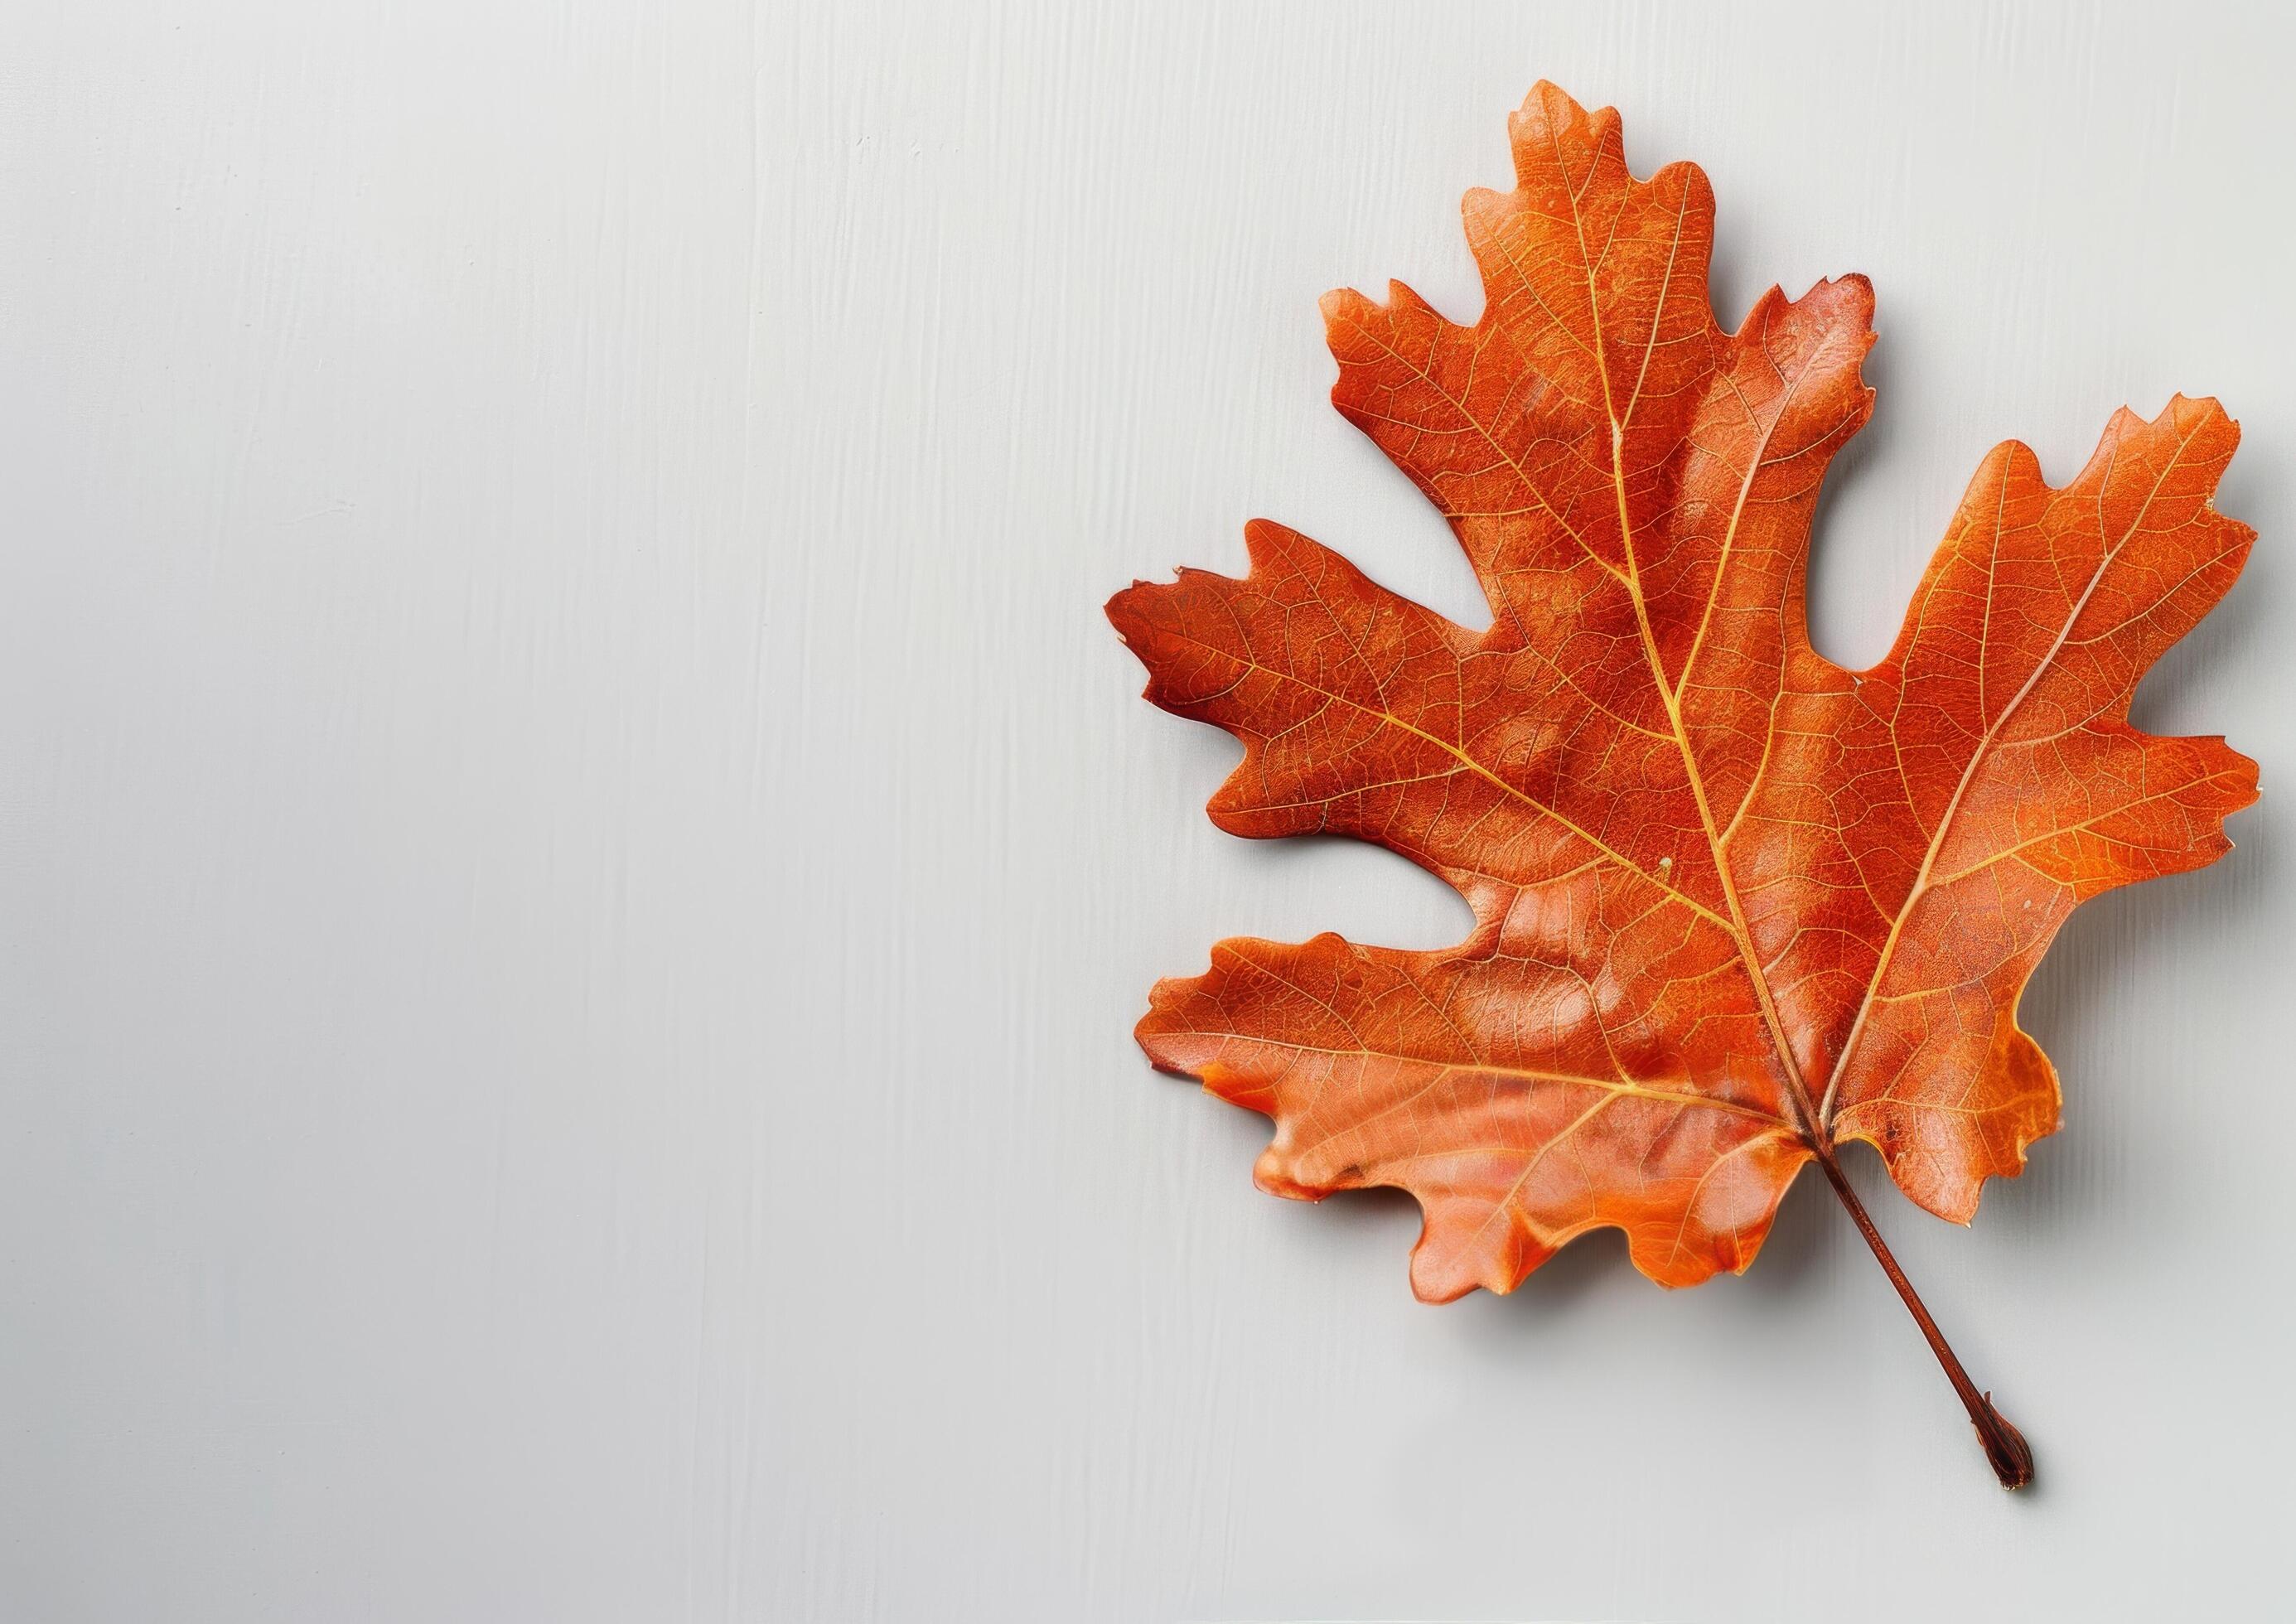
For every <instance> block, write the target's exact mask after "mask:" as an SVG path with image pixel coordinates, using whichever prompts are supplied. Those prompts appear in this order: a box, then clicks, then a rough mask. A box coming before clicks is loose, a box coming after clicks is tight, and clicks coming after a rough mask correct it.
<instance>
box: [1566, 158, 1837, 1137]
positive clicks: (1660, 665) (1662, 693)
mask: <svg viewBox="0 0 2296 1624" xmlns="http://www.w3.org/2000/svg"><path fill="white" fill-rule="evenodd" d="M1547 139H1548V141H1549V143H1550V144H1551V145H1552V146H1553V149H1554V164H1555V168H1557V169H1558V170H1559V171H1560V172H1561V173H1562V177H1563V183H1564V184H1563V188H1562V190H1563V194H1564V195H1565V196H1566V197H1568V198H1569V199H1570V226H1571V230H1572V231H1573V232H1574V233H1575V234H1576V235H1577V236H1578V239H1579V267H1580V269H1581V270H1582V271H1583V273H1584V275H1583V277H1582V279H1581V280H1582V281H1583V282H1584V283H1585V286H1586V290H1587V324H1588V326H1590V327H1591V328H1592V329H1593V330H1594V334H1595V373H1596V374H1597V375H1598V376H1599V377H1600V378H1601V379H1602V381H1603V416H1604V417H1605V418H1606V419H1607V420H1608V421H1609V422H1610V425H1611V491H1612V493H1613V494H1614V496H1616V498H1617V501H1618V506H1619V544H1620V549H1621V551H1623V552H1624V554H1625V555H1626V570H1625V572H1624V574H1623V576H1622V577H1621V578H1622V579H1623V581H1624V582H1625V584H1626V588H1627V593H1628V596H1629V597H1630V598H1632V599H1633V601H1634V606H1635V627H1636V632H1637V633H1638V634H1639V635H1640V636H1641V639H1642V645H1643V659H1644V663H1645V664H1646V665H1647V666H1648V667H1649V668H1650V676H1651V685H1652V687H1654V688H1656V689H1657V690H1658V696H1659V700H1660V702H1661V703H1662V704H1663V705H1664V706H1665V707H1666V719H1667V726H1668V727H1669V730H1670V731H1671V732H1672V733H1673V734H1674V744H1675V749H1676V750H1677V752H1679V753H1680V755H1681V757H1682V770H1683V774H1684V776H1685V778H1686V779H1687V780H1688V781H1689V784H1690V794H1691V799H1692V800H1693V802H1695V803H1696V805H1697V808H1698V821H1699V824H1700V825H1701V826H1702V828H1703V830H1704V831H1705V834H1706V850H1707V856H1708V857H1709V859H1710V861H1711V862H1712V863H1713V865H1714V875H1715V880H1716V882H1717V883H1718V884H1719V885H1720V886H1721V888H1722V898H1723V900H1724V901H1725V902H1726V903H1727V904H1728V905H1729V908H1730V919H1729V923H1728V931H1727V933H1728V935H1729V937H1730V939H1731V944H1732V946H1733V947H1735V948H1736V949H1737V953H1738V963H1739V964H1740V965H1741V966H1743V968H1744V970H1745V972H1746V979H1747V980H1749V981H1750V982H1751V983H1752V986H1753V988H1754V997H1755V1001H1756V1002H1757V1003H1758V1004H1759V1005H1760V1006H1761V1011H1762V1022H1763V1024H1764V1026H1766V1027H1767V1029H1768V1030H1769V1034H1770V1043H1771V1046H1772V1047H1773V1048H1774V1049H1775V1052H1776V1054H1777V1057H1778V1066H1779V1069H1780V1070H1781V1071H1782V1072H1783V1073H1784V1078H1785V1084H1786V1092H1787V1095H1788V1096H1789V1097H1790V1098H1791V1099H1792V1101H1793V1104H1794V1109H1795V1111H1796V1113H1797V1114H1798V1116H1799V1117H1800V1134H1801V1136H1802V1137H1803V1138H1804V1139H1805V1140H1806V1141H1807V1142H1808V1144H1810V1145H1811V1146H1812V1147H1813V1148H1816V1149H1819V1150H1820V1153H1821V1154H1822V1153H1823V1150H1822V1146H1823V1141H1822V1140H1821V1138H1820V1136H1819V1132H1818V1119H1817V1112H1816V1108H1815V1107H1814V1106H1813V1105H1812V1103H1811V1102H1810V1098H1809V1090H1808V1087H1806V1086H1805V1085H1804V1084H1803V1082H1802V1077H1801V1068H1800V1065H1798V1064H1797V1063H1796V1062H1795V1061H1794V1055H1793V1047H1792V1045H1791V1044H1789V1043H1788V1042H1787V1041H1786V1035H1785V1027H1784V1023H1783V1022H1782V1021H1780V1020H1779V1018H1778V1009H1777V1004H1776V1001H1775V999H1774V998H1772V997H1771V996H1770V983H1769V978H1768V977H1767V976H1765V975H1764V974H1763V973H1762V967H1761V964H1760V963H1759V961H1758V960H1757V959H1756V958H1755V957H1754V947H1753V933H1752V931H1750V930H1748V929H1747V926H1746V910H1745V906H1744V905H1743V903H1741V902H1740V900H1739V898H1738V885H1737V882H1736V881H1735V880H1734V879H1733V878H1732V877H1731V874H1730V865H1729V861H1728V859H1727V857H1726V856H1725V855H1724V853H1723V850H1722V840H1721V835H1720V833H1719V832H1718V830H1717V829H1716V828H1715V826H1714V812H1713V808H1711V807H1710V805H1709V804H1708V801H1707V799H1706V780H1705V776H1704V775H1702V774H1701V773H1700V772H1699V770H1698V758H1697V756H1696V754H1695V753H1694V752H1693V750H1691V748H1690V735H1689V733H1688V731H1687V730H1686V729H1685V727H1684V726H1683V725H1682V707H1681V705H1680V703H1679V702H1678V701H1677V699H1676V696H1675V693H1674V691H1673V688H1672V685H1670V684H1669V683H1668V681H1667V680H1666V667H1665V664H1664V662H1663V661H1662V660H1661V659H1660V657H1659V651H1658V639H1657V636H1655V635H1654V634H1653V633H1652V630H1651V623H1650V610H1649V608H1648V606H1647V605H1645V604H1644V602H1643V586H1642V569H1641V566H1640V564H1639V563H1638V562H1636V556H1635V528H1634V520H1633V517H1632V515H1631V513H1630V511H1629V509H1628V502H1627V467H1626V455H1625V452H1626V433H1627V423H1626V418H1627V417H1630V416H1632V414H1633V412H1634V407H1635V405H1636V402H1637V401H1638V400H1639V399H1640V398H1641V392H1642V391H1641V379H1640V377H1639V376H1637V378H1636V392H1635V396H1634V398H1630V399H1629V400H1628V403H1627V413H1626V415H1625V416H1621V414H1620V412H1619V409H1618V403H1617V399H1616V397H1615V396H1614V395H1613V394H1612V393H1611V364H1610V359H1609V356H1608V354H1607V349H1606V345H1605V342H1604V340H1603V316H1602V309H1601V307H1600V305H1599V304H1598V303H1597V302H1596V300H1595V264H1594V260H1593V258H1591V257H1590V256H1589V254H1588V252H1587V226H1586V222H1585V220H1584V219H1583V218H1581V217H1580V216H1579V193H1578V192H1577V190H1576V189H1575V188H1574V187H1573V186H1572V185H1571V184H1570V166H1569V165H1567V164H1565V163H1564V162H1563V160H1562V144H1561V142H1560V141H1559V140H1557V139H1556V138H1555V135H1554V129H1553V127H1551V126H1550V127H1549V128H1548V131H1547ZM1681 242H1682V217H1681V215H1680V213H1679V212H1677V215H1676V218H1675V234H1674V246H1673V247H1672V248H1670V249H1669V250H1668V253H1667V261H1666V274H1665V275H1664V276H1663V278H1661V281H1660V283H1659V291H1658V298H1657V299H1655V300H1654V301H1653V302H1652V308H1651V331H1650V334H1649V337H1648V338H1647V339H1646V340H1644V346H1643V371H1644V373H1647V372H1648V371H1649V369H1650V357H1651V353H1652V349H1654V348H1655V347H1656V344H1657V340H1658V325H1659V323H1660V322H1661V320H1662V319H1663V318H1664V316H1665V313H1666V296H1667V292H1668V290H1669V288H1671V287H1672V285H1673V282H1674V260H1675V252H1676V250H1678V249H1679V248H1680V246H1681ZM1738 519H1739V514H1738V513H1733V514H1732V515H1731V521H1730V532H1731V533H1730V534H1729V535H1727V536H1726V537H1724V539H1723V549H1724V554H1725V555H1726V554H1727V552H1728V549H1729V546H1730V544H1731V542H1732V541H1733V540H1734V539H1735V533H1736V530H1737V526H1738ZM1716 587H1717V590H1718V589H1719V587H1720V583H1719V582H1717V583H1716Z"/></svg>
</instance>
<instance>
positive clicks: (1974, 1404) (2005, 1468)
mask: <svg viewBox="0 0 2296 1624" xmlns="http://www.w3.org/2000/svg"><path fill="white" fill-rule="evenodd" d="M1812 1148H1813V1149H1815V1150H1816V1152H1817V1165H1818V1166H1820V1167H1821V1168H1824V1169H1825V1177H1826V1182H1827V1183H1829V1184H1831V1185H1833V1193H1834V1194H1836V1195H1838V1196H1840V1197H1841V1204H1842V1206H1843V1207H1844V1208H1846V1209H1848V1210H1849V1218H1850V1221H1851V1222H1853V1223H1855V1224H1856V1225H1857V1233H1858V1234H1862V1235H1864V1236H1865V1237H1866V1245H1867V1246H1869V1247H1871V1248H1872V1249H1873V1251H1874V1261H1875V1262H1877V1263H1879V1264H1880V1265H1881V1266H1882V1273H1883V1274H1885V1275H1889V1276H1890V1284H1891V1285H1894V1286H1896V1287H1897V1288H1898V1296H1899V1297H1901V1298H1903V1299H1904V1300H1905V1304H1906V1308H1907V1311H1908V1312H1910V1313H1911V1314H1912V1315H1913V1316H1914V1323H1915V1325H1919V1326H1920V1327H1921V1328H1922V1335H1923V1337H1925V1338H1927V1339H1928V1341H1929V1345H1930V1351H1931V1353H1934V1354H1935V1355H1937V1361H1938V1363H1939V1365H1940V1366H1943V1367H1944V1370H1945V1374H1946V1380H1948V1381H1949V1382H1952V1383H1953V1390H1954V1391H1955V1392H1956V1393H1957V1394H1959V1395H1960V1396H1961V1406H1962V1407H1963V1408H1964V1409H1965V1410H1967V1411H1968V1412H1969V1422H1970V1424H1971V1425H1972V1426H1973V1427H1975V1428H1976V1429H1977V1438H1978V1441H1979V1442H1980V1443H1981V1444H1983V1445H1984V1446H1985V1458H1986V1459H1987V1460H1988V1461H1989V1462H1990V1463H1991V1464H1992V1466H1993V1475H1994V1476H1995V1477H1997V1478H1999V1479H2000V1480H2001V1487H2002V1488H2004V1489H2022V1488H2024V1487H2025V1485H2026V1484H2028V1483H2030V1482H2031V1481H2032V1480H2033V1451H2032V1449H2031V1448H2030V1446H2028V1445H2027V1444H2026V1442H2025V1436H2024V1434H2023V1433H2021V1432H2020V1431H2017V1429H2016V1428H2015V1427H2013V1426H2011V1425H2010V1424H2009V1421H2008V1418H2007V1417H2006V1416H2005V1415H2002V1413H2001V1412H2000V1411H1999V1410H1997V1409H1995V1408H1994V1407H1993V1395H1992V1394H1990V1393H1980V1392H1979V1391H1978V1390H1977V1383H1976V1382H1972V1381H1971V1380H1970V1379H1969V1373H1968V1372H1967V1371H1965V1370H1964V1369H1963V1368H1962V1367H1961V1360H1960V1359H1959V1358H1958V1357H1956V1355H1955V1353H1954V1351H1953V1349H1952V1348H1951V1346H1950V1345H1948V1343H1947V1341H1946V1340H1945V1333H1943V1332H1942V1331H1939V1329H1938V1325H1937V1321H1935V1320H1934V1319H1931V1317H1930V1311H1929V1309H1928V1308H1925V1307H1924V1306H1923V1303H1922V1299H1921V1293H1920V1292H1916V1291H1915V1290H1914V1283H1913V1282H1912V1281H1910V1280H1908V1279H1907V1278H1906V1271H1905V1270H1903V1269H1901V1268H1899V1267H1898V1260H1897V1259H1896V1258H1894V1257H1892V1256H1890V1247H1889V1243H1887V1242H1885V1241H1883V1240H1882V1232H1881V1231H1880V1230H1878V1229H1876V1228H1874V1219H1873V1217H1872V1215H1871V1214H1869V1213H1868V1212H1867V1211H1866V1203H1865V1202H1861V1201H1859V1200H1858V1199H1857V1191H1855V1190H1853V1189H1851V1188H1850V1187H1849V1178H1848V1177H1847V1176H1846V1175H1844V1174H1843V1172H1842V1170H1841V1163H1840V1162H1838V1161H1835V1160H1834V1159H1833V1146H1831V1145H1828V1144H1823V1143H1819V1144H1815V1145H1813V1147H1812Z"/></svg>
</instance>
